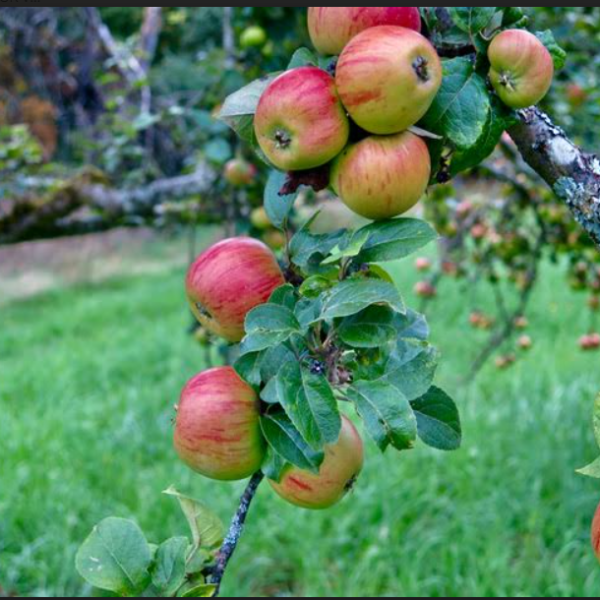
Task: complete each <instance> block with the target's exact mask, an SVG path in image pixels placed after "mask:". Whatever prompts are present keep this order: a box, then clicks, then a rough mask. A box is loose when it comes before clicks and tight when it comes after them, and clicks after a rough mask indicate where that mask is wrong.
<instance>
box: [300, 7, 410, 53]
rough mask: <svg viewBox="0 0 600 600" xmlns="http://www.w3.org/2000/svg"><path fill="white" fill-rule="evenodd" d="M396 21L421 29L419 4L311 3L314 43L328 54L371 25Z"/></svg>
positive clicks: (311, 25) (310, 15) (310, 22)
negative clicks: (312, 4) (363, 4)
mask: <svg viewBox="0 0 600 600" xmlns="http://www.w3.org/2000/svg"><path fill="white" fill-rule="evenodd" d="M379 25H395V26H397V27H406V28H407V29H413V30H414V31H419V32H420V31H421V14H420V13H419V8H418V7H416V6H311V7H310V8H309V9H308V32H309V33H310V39H311V40H312V43H313V46H314V47H315V48H316V49H317V51H318V52H320V53H321V54H324V55H326V56H331V55H337V54H340V53H341V52H342V50H343V49H344V48H345V47H346V45H347V44H348V42H349V41H350V40H351V39H352V38H354V37H356V36H357V35H358V34H359V33H362V32H363V31H364V30H365V29H369V28H370V27H377V26H379Z"/></svg>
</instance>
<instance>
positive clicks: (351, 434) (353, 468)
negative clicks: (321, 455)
mask: <svg viewBox="0 0 600 600" xmlns="http://www.w3.org/2000/svg"><path fill="white" fill-rule="evenodd" d="M363 462H364V453H363V443H362V440H361V437H360V435H359V433H358V431H357V430H356V427H355V426H354V425H353V424H352V421H350V420H349V419H348V418H347V417H345V416H342V429H341V431H340V437H339V439H338V441H337V442H336V443H335V444H331V445H330V446H327V447H326V448H325V460H324V461H323V464H322V465H321V468H320V470H319V474H318V475H315V474H314V473H311V472H309V471H303V470H301V469H299V468H297V467H288V468H287V469H286V470H285V471H284V473H283V476H282V478H281V481H280V482H279V483H276V482H275V481H271V480H269V483H270V484H271V487H272V488H273V489H274V490H275V492H276V493H277V494H278V495H279V496H281V498H283V499H284V500H286V501H287V502H289V503H290V504H293V505H295V506H299V507H301V508H308V509H311V510H324V509H326V508H331V507H332V506H334V505H335V504H337V503H338V502H339V501H340V500H342V498H343V497H344V496H345V495H346V494H347V492H348V491H350V490H351V489H352V487H353V485H354V483H355V482H356V480H357V478H358V476H359V474H360V472H361V470H362V467H363Z"/></svg>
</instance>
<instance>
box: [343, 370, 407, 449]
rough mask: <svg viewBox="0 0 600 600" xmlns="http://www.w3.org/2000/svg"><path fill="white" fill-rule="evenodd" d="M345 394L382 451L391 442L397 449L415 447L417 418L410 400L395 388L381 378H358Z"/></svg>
mask: <svg viewBox="0 0 600 600" xmlns="http://www.w3.org/2000/svg"><path fill="white" fill-rule="evenodd" d="M347 395H348V398H349V399H350V400H351V401H352V402H354V404H355V405H356V409H357V411H358V413H359V415H360V416H361V418H362V419H363V421H364V422H365V427H366V429H367V431H368V433H369V435H370V436H371V437H372V438H373V440H374V441H375V443H376V444H377V446H379V448H380V450H381V451H382V452H383V451H385V450H386V449H387V448H388V446H390V445H391V446H392V447H394V448H396V449H397V450H408V449H410V448H413V447H414V445H415V441H416V439H417V421H416V418H415V415H414V413H413V410H412V408H411V406H410V403H409V402H408V400H407V399H406V398H405V397H404V395H403V394H402V393H401V392H400V391H399V390H398V389H397V388H396V387H394V386H393V385H391V384H389V383H386V382H384V381H357V382H356V383H354V384H353V385H352V386H351V387H350V388H348V390H347Z"/></svg>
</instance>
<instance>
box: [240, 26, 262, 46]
mask: <svg viewBox="0 0 600 600" xmlns="http://www.w3.org/2000/svg"><path fill="white" fill-rule="evenodd" d="M266 41H267V32H266V31H265V30H264V29H263V28H262V27H260V26H259V25H252V26H250V27H247V28H246V29H244V31H243V32H242V35H241V36H240V45H241V46H242V48H257V47H260V46H262V45H264V44H265V43H266Z"/></svg>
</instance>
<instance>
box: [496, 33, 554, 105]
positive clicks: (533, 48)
mask: <svg viewBox="0 0 600 600" xmlns="http://www.w3.org/2000/svg"><path fill="white" fill-rule="evenodd" d="M488 58H489V60H490V64H491V70H490V81H491V82H492V85H493V86H494V89H495V90H496V93H497V94H498V96H500V99H501V100H502V102H504V104H506V105H507V106H509V107H510V108H514V109H520V108H528V107H529V106H533V105H534V104H537V103H538V102H540V101H541V100H543V98H544V97H545V96H546V94H547V93H548V91H549V90H550V86H551V85H552V80H553V78H554V62H553V60H552V56H551V55H550V52H548V50H547V49H546V47H545V46H544V44H542V42H540V40H539V39H538V38H537V37H536V36H535V35H533V33H529V32H528V31H525V30H524V29H508V30H506V31H503V32H502V33H500V34H498V35H497V36H496V37H495V38H494V40H493V41H492V43H491V44H490V47H489V49H488Z"/></svg>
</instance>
